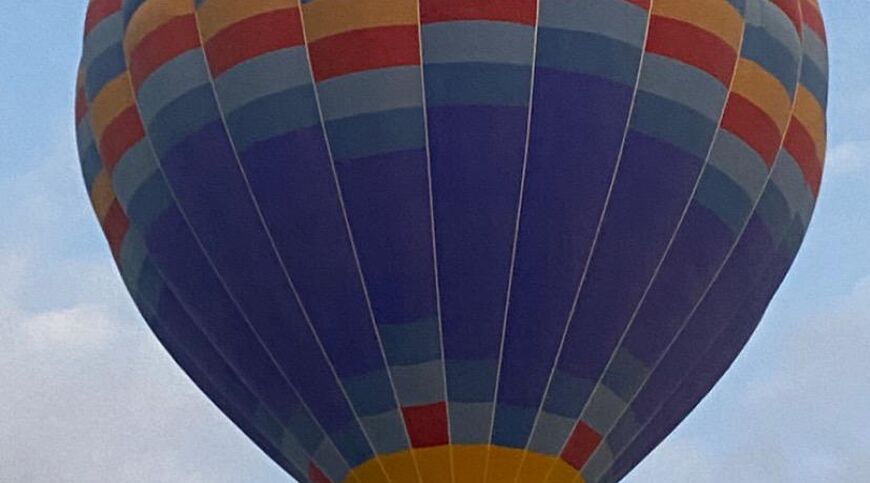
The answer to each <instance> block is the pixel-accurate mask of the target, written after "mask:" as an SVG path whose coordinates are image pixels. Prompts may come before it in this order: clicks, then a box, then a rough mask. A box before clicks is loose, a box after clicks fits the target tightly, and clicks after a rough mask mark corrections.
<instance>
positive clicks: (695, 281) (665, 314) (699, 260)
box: [623, 203, 737, 368]
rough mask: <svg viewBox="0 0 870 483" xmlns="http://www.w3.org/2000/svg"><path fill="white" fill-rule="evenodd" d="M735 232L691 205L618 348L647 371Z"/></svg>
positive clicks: (704, 285)
mask: <svg viewBox="0 0 870 483" xmlns="http://www.w3.org/2000/svg"><path fill="white" fill-rule="evenodd" d="M736 237H737V233H733V232H732V231H731V230H730V229H729V228H728V226H726V225H725V224H724V223H722V222H721V221H720V220H719V218H718V217H717V216H716V215H715V214H714V213H712V212H710V211H709V210H707V209H706V208H704V207H702V206H700V205H699V204H697V203H692V205H691V207H690V208H689V211H688V212H687V213H686V218H685V220H684V221H683V224H682V225H681V226H680V231H679V232H678V234H677V236H676V238H675V239H674V243H673V245H672V246H671V250H670V252H669V253H668V255H667V258H666V259H665V261H664V263H663V264H662V267H661V269H660V270H659V272H658V275H657V276H656V279H655V282H654V283H653V285H652V286H651V287H650V290H649V292H648V293H647V296H646V298H645V299H644V303H643V305H642V306H641V309H640V311H639V312H638V314H637V316H636V317H635V319H634V322H633V323H632V326H631V329H630V330H629V332H628V334H627V335H626V338H625V340H624V341H623V348H625V349H627V350H628V351H629V352H630V353H631V354H632V355H633V356H635V357H636V358H638V359H640V361H641V362H643V364H644V366H645V367H647V368H649V367H652V366H653V365H654V364H655V363H656V362H657V361H658V359H659V357H660V355H661V354H662V353H663V352H664V350H665V349H666V348H667V346H668V344H669V343H670V342H671V340H672V339H673V336H674V335H676V332H677V331H678V330H679V329H680V327H681V326H682V324H683V321H684V320H685V319H686V317H687V316H688V315H689V313H690V312H691V310H692V307H693V306H694V305H695V304H696V303H697V302H698V300H699V299H700V298H701V296H702V295H703V293H704V290H706V288H707V287H708V286H709V285H710V283H711V282H712V280H713V277H714V275H715V274H716V272H717V271H718V269H719V267H720V266H721V264H722V263H723V262H724V260H725V256H726V255H727V254H728V251H729V249H730V248H731V246H732V245H733V243H734V241H735V238H736Z"/></svg>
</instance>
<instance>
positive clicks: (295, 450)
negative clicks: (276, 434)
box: [279, 430, 309, 473]
mask: <svg viewBox="0 0 870 483" xmlns="http://www.w3.org/2000/svg"><path fill="white" fill-rule="evenodd" d="M280 445H281V447H280V448H279V449H280V450H281V454H282V455H283V456H284V457H286V458H287V459H288V460H290V461H291V462H293V464H294V465H296V467H297V468H299V469H300V470H302V472H303V473H305V472H307V471H306V470H307V469H308V461H309V458H308V454H307V453H306V452H305V449H304V448H303V447H302V445H301V444H299V440H297V439H296V437H295V436H294V435H293V433H291V432H290V431H286V430H285V431H284V432H283V434H282V435H281V442H280Z"/></svg>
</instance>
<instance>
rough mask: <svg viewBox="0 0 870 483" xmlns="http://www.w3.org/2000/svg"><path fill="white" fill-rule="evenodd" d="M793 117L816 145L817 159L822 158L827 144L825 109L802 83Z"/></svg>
mask: <svg viewBox="0 0 870 483" xmlns="http://www.w3.org/2000/svg"><path fill="white" fill-rule="evenodd" d="M794 117H795V118H796V119H797V120H798V121H800V123H801V124H803V126H804V127H805V128H806V129H807V131H809V133H810V136H811V137H812V138H813V143H814V144H815V145H816V154H817V155H818V157H819V159H824V157H825V146H826V144H827V128H826V124H825V111H824V109H822V106H821V105H820V104H819V102H818V101H817V100H816V98H815V97H814V96H813V94H812V93H811V92H810V91H808V90H807V88H806V87H804V86H803V85H801V86H799V87H798V91H797V99H796V100H795V106H794Z"/></svg>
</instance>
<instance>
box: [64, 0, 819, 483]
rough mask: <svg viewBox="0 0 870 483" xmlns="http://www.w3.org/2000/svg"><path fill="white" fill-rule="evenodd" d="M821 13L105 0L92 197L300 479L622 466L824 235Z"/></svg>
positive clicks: (224, 406)
mask: <svg viewBox="0 0 870 483" xmlns="http://www.w3.org/2000/svg"><path fill="white" fill-rule="evenodd" d="M826 55H827V54H826V45H825V34H824V28H823V24H822V20H821V16H820V13H819V6H818V4H817V2H816V0H301V1H298V0H244V1H241V0H123V1H122V0H91V1H90V5H89V9H88V14H87V20H86V23H85V41H84V54H83V56H82V61H81V67H80V71H79V79H78V89H77V106H76V121H77V127H78V140H79V150H80V157H81V164H82V171H83V173H84V178H85V183H86V185H87V188H88V192H89V193H90V197H91V200H92V202H93V207H94V210H95V212H96V214H97V217H98V218H99V220H100V223H101V225H102V227H103V230H104V231H105V234H106V238H107V239H108V242H109V246H110V247H111V251H112V254H113V255H114V258H115V260H116V262H117V264H118V267H119V269H120V272H121V275H122V277H123V280H124V282H125V283H126V285H127V288H128V289H129V291H130V294H131V295H132V297H133V299H134V300H135V302H136V304H137V306H138V307H139V309H140V311H141V313H142V315H143V316H144V318H145V319H146V321H147V322H148V324H149V326H150V327H151V329H152V330H153V332H154V333H155V335H156V336H157V337H158V338H159V339H160V341H161V342H162V343H163V345H164V346H165V347H166V348H167V350H168V351H169V352H170V353H171V354H172V356H173V357H174V358H175V360H176V361H177V362H178V363H179V365H180V366H181V367H182V368H183V369H184V370H185V371H186V372H187V373H188V374H189V375H190V377H191V378H192V379H193V380H194V382H195V383H196V384H197V385H198V386H199V387H200V388H202V390H203V391H205V393H206V394H208V396H209V397H210V398H211V399H212V400H213V401H214V402H215V403H216V404H217V405H218V406H219V407H220V408H221V410H223V411H224V412H225V413H226V414H227V415H228V416H229V417H230V418H231V419H232V420H233V421H234V422H235V423H236V424H237V425H238V426H239V427H240V428H241V429H242V430H243V431H244V432H245V433H246V434H247V435H248V436H249V437H250V438H251V439H252V440H253V441H254V442H255V443H256V444H257V445H258V446H259V447H260V448H262V449H263V451H265V452H266V453H267V454H268V455H269V456H270V457H271V458H272V459H274V460H275V462H277V463H278V464H279V465H280V466H281V467H282V468H284V469H285V470H286V471H287V472H288V473H289V474H290V475H292V476H293V477H295V478H296V479H298V480H299V481H309V482H316V483H321V482H341V481H349V482H356V483H368V482H392V483H402V482H411V481H421V482H427V483H430V482H431V483H441V482H457V483H466V482H469V483H472V482H473V483H479V482H549V483H556V482H589V483H592V482H612V481H617V480H619V479H620V478H622V477H623V476H624V475H625V474H626V473H627V472H628V471H630V470H631V469H632V468H633V467H634V466H635V465H637V464H638V463H639V462H640V461H641V460H642V459H643V457H644V456H645V455H647V454H648V453H649V452H650V451H651V450H652V449H653V448H654V447H655V446H656V445H657V444H658V443H659V442H661V441H662V439H663V438H664V437H665V436H666V435H667V434H668V433H669V432H670V431H671V430H673V429H674V428H675V427H676V426H677V424H679V422H680V421H682V420H683V419H684V418H685V417H686V416H687V415H688V413H689V412H690V411H691V410H692V408H694V407H695V405H697V404H698V402H699V401H700V400H701V399H702V398H703V397H704V395H705V394H706V393H707V392H708V391H709V390H710V389H711V387H712V386H713V385H714V384H715V383H716V381H717V380H718V379H719V378H720V377H721V376H722V374H723V373H724V372H725V371H726V370H727V368H728V366H729V365H730V364H731V362H732V361H733V360H734V359H735V357H736V356H737V354H738V353H739V352H740V350H741V348H742V347H743V346H744V345H745V343H746V341H747V339H748V338H749V337H750V335H751V334H752V332H753V330H754V329H755V327H756V326H757V324H758V322H759V320H760V319H761V317H762V314H763V313H764V310H765V308H766V306H767V304H768V302H769V301H770V299H771V297H772V296H773V294H774V293H775V292H776V289H777V288H778V286H779V285H780V283H781V281H782V280H783V277H784V276H785V275H786V272H787V271H788V269H789V267H790V265H791V263H792V261H793V259H794V257H795V255H796V253H797V251H798V248H799V247H800V245H801V242H802V240H803V237H804V233H805V232H806V228H807V225H808V223H809V221H810V217H811V214H812V211H813V207H814V205H815V199H816V196H817V194H818V191H819V184H820V181H821V174H822V164H823V159H824V152H825V131H826V126H825V104H826V98H827V57H826Z"/></svg>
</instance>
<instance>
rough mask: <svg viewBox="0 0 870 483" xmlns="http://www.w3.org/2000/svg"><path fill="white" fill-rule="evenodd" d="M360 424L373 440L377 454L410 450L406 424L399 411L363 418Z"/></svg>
mask: <svg viewBox="0 0 870 483" xmlns="http://www.w3.org/2000/svg"><path fill="white" fill-rule="evenodd" d="M360 423H362V427H363V428H364V429H365V432H366V434H367V435H368V437H369V439H371V441H372V445H373V446H374V450H375V453H378V454H387V453H395V452H396V451H402V450H405V449H408V440H407V439H406V438H405V427H404V424H405V422H404V420H403V419H402V416H401V415H400V414H399V412H398V411H397V410H392V411H388V412H385V413H381V414H378V415H375V416H366V417H362V418H360Z"/></svg>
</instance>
